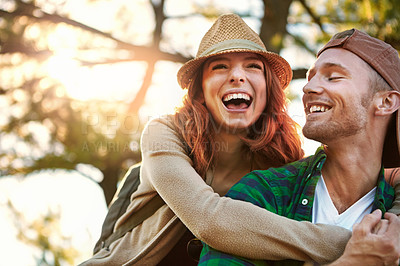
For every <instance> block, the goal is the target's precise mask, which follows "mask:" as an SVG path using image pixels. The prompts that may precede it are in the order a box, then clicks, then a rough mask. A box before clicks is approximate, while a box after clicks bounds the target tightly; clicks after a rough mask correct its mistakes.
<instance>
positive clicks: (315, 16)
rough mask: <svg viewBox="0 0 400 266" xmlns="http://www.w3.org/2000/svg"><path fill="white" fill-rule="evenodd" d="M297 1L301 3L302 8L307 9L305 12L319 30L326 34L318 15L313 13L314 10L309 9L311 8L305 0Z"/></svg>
mask: <svg viewBox="0 0 400 266" xmlns="http://www.w3.org/2000/svg"><path fill="white" fill-rule="evenodd" d="M298 1H299V2H300V3H301V5H302V6H303V7H304V9H305V10H306V11H307V13H308V14H309V15H310V17H311V18H312V20H313V21H314V22H315V23H316V24H317V25H318V26H319V28H320V30H321V32H322V33H323V34H326V32H325V31H324V28H323V26H322V22H321V19H320V17H318V16H317V15H315V13H314V11H312V10H311V8H310V7H309V6H308V5H307V3H306V1H305V0H298Z"/></svg>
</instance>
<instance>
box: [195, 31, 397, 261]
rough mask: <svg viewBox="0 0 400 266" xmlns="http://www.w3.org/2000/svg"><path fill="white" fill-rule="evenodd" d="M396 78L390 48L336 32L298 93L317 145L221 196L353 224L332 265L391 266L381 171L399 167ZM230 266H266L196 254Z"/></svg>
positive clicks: (393, 247) (391, 231) (392, 238)
mask: <svg viewBox="0 0 400 266" xmlns="http://www.w3.org/2000/svg"><path fill="white" fill-rule="evenodd" d="M399 73H400V59H399V56H398V53H397V51H396V50H395V49H393V48H392V47H391V46H390V45H388V44H386V43H384V42H383V41H380V40H378V39H375V38H372V37H370V36H369V35H367V34H365V33H363V32H360V31H358V30H355V29H352V30H348V31H344V32H341V33H339V34H336V35H335V36H334V37H333V38H332V39H331V40H330V41H329V42H328V43H327V44H326V45H325V46H324V47H323V48H322V49H321V51H320V52H319V53H318V55H317V60H316V62H315V64H314V66H313V67H311V69H310V70H309V72H308V83H307V84H306V85H305V87H304V89H303V91H304V96H303V103H304V108H305V112H306V116H307V120H306V124H305V126H304V128H303V133H304V135H305V136H306V137H308V138H311V139H314V140H317V141H319V142H321V143H323V144H324V145H323V147H320V148H319V149H318V150H317V151H316V153H315V155H313V156H310V157H308V158H305V159H303V160H300V161H298V162H294V163H291V164H288V165H286V166H283V167H281V168H276V169H269V170H266V171H255V172H252V173H250V174H249V175H247V176H245V177H244V178H243V179H242V180H241V181H240V182H239V183H238V184H236V185H235V186H234V187H232V189H231V190H230V191H229V192H228V194H227V196H229V197H232V198H235V199H241V200H244V201H249V202H252V203H253V204H256V205H258V206H260V207H262V208H266V209H268V210H270V211H272V212H275V213H277V214H279V215H282V216H286V217H288V218H292V219H295V220H308V221H310V222H313V223H328V224H334V225H339V226H343V227H345V228H348V229H349V230H351V229H352V228H353V226H354V225H355V226H354V228H353V236H352V238H351V239H350V241H349V243H348V245H347V246H346V250H345V252H344V254H343V256H342V257H340V258H339V259H338V260H337V261H336V262H334V264H335V265H344V264H346V265H355V264H356V263H360V265H365V264H369V265H376V264H382V263H384V265H387V264H398V258H399V256H400V244H399V239H400V237H399V234H400V226H399V224H400V222H399V219H397V217H396V216H395V215H394V214H389V213H385V212H386V211H387V210H388V209H389V208H390V207H391V205H392V201H393V188H392V187H391V186H390V185H389V184H388V183H386V182H385V179H384V175H383V166H385V167H399V166H400V140H399V138H400V136H399V134H400V132H399V131H400V129H399V128H400V116H399V114H398V113H399V111H397V110H398V109H399V108H400V93H399V92H400V74H399ZM396 132H397V136H396ZM382 158H383V159H382ZM382 162H383V164H382ZM371 211H374V212H373V213H372V214H369V213H371ZM382 213H385V215H384V217H385V218H386V219H384V220H380V218H381V214H382ZM367 214H369V215H367ZM363 218H364V219H363ZM327 241H329V239H327ZM220 262H221V263H220ZM234 263H239V265H249V263H254V264H262V265H263V264H264V263H266V262H261V261H257V262H255V261H252V262H251V261H250V260H246V259H244V258H238V257H234V256H231V255H228V254H223V253H221V252H218V251H216V250H213V249H212V248H211V247H209V246H207V245H205V247H204V248H203V252H202V256H201V260H200V265H206V264H209V265H231V264H234ZM275 263H276V264H279V263H282V264H283V265H287V264H288V263H289V262H288V261H285V262H275ZM291 263H294V264H296V263H295V262H291ZM298 264H301V263H300V262H298ZM236 265H237V264H236ZM274 265H275V264H274Z"/></svg>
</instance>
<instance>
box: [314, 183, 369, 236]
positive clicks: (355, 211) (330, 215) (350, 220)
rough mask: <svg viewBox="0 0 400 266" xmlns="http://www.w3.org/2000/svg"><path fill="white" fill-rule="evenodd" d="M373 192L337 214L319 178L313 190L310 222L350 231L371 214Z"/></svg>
mask: <svg viewBox="0 0 400 266" xmlns="http://www.w3.org/2000/svg"><path fill="white" fill-rule="evenodd" d="M375 191H376V187H374V188H373V189H372V190H371V191H370V192H368V193H367V194H366V195H364V196H363V197H362V198H361V199H359V200H358V201H357V202H356V203H354V204H353V205H352V206H350V208H348V209H347V210H346V211H345V212H343V213H341V214H339V213H338V211H337V209H336V207H335V205H334V204H333V202H332V200H331V197H330V196H329V192H328V189H327V188H326V185H325V181H324V179H323V177H322V176H321V178H320V179H319V180H318V183H317V187H316V189H315V197H314V204H313V210H312V222H313V223H323V224H331V225H337V226H341V227H344V228H346V229H348V230H352V228H353V225H354V224H355V223H359V222H361V220H362V218H363V217H364V216H365V215H367V214H369V213H371V211H372V205H373V202H374V197H375Z"/></svg>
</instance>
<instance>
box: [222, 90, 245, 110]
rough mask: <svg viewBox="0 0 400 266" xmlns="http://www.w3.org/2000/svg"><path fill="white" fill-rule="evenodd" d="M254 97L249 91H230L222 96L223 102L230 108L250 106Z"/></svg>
mask: <svg viewBox="0 0 400 266" xmlns="http://www.w3.org/2000/svg"><path fill="white" fill-rule="evenodd" d="M252 101H253V99H252V98H251V96H250V95H249V94H247V93H243V92H239V93H229V94H226V95H224V97H222V102H223V103H224V105H225V107H226V108H227V109H229V110H241V109H247V108H249V106H250V104H251V103H252Z"/></svg>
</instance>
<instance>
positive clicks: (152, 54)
mask: <svg viewBox="0 0 400 266" xmlns="http://www.w3.org/2000/svg"><path fill="white" fill-rule="evenodd" d="M70 2H73V1H71V0H69V1H57V0H48V1H45V0H41V1H40V0H26V1H22V0H5V1H2V3H0V22H1V23H0V57H1V60H0V62H1V63H0V64H1V69H0V75H1V76H2V79H1V81H0V100H2V101H3V102H4V105H5V106H7V108H4V110H5V112H4V114H3V115H4V118H3V121H0V128H1V133H0V136H1V140H2V141H0V147H1V149H0V166H1V169H2V170H1V174H2V175H12V174H28V173H31V172H32V171H37V170H40V169H46V168H63V169H75V168H76V166H77V165H78V164H89V165H92V166H94V167H96V168H98V169H99V170H100V171H101V172H102V173H103V175H104V178H103V180H102V181H97V182H99V184H100V186H101V187H102V188H103V190H104V194H105V198H106V201H107V203H109V202H110V201H111V200H112V197H113V194H114V193H115V190H116V187H117V182H118V180H119V178H120V177H121V176H122V175H123V173H124V172H125V171H126V169H127V167H128V166H129V165H131V164H133V163H136V162H139V161H140V149H139V148H138V146H139V145H138V143H139V136H140V132H141V129H142V127H143V122H142V121H140V119H139V116H138V111H139V109H140V107H141V106H142V105H143V103H144V100H145V95H146V93H147V91H148V88H149V86H151V84H152V82H153V81H152V78H153V76H154V74H155V71H156V70H155V69H156V66H157V63H158V62H160V61H169V62H176V63H183V62H186V61H187V60H189V59H191V58H192V57H193V56H194V54H193V51H194V49H193V47H196V45H197V43H181V41H182V40H184V38H183V39H180V42H179V45H178V44H177V42H176V41H174V37H176V36H177V35H182V36H186V35H187V34H189V33H188V32H183V33H179V34H177V33H175V34H171V32H170V31H167V30H166V29H170V28H171V27H170V26H168V25H170V24H173V23H175V24H177V23H179V24H182V25H183V24H185V23H192V22H193V20H196V21H200V19H201V18H204V19H203V20H201V21H203V22H204V23H211V21H212V20H214V19H215V18H216V17H217V16H218V15H220V14H221V13H224V12H228V11H234V12H236V13H238V14H239V15H241V16H242V17H244V18H246V19H252V20H256V21H259V25H260V27H259V29H260V30H259V32H260V36H261V38H262V39H263V41H264V42H265V43H266V45H267V48H268V49H269V50H271V51H275V52H277V53H279V52H281V51H282V50H283V49H287V48H288V47H298V48H297V49H299V50H301V51H303V52H305V53H310V54H312V55H314V54H315V53H316V51H317V50H318V48H319V47H320V46H321V45H322V44H323V43H324V42H326V41H327V40H328V39H329V37H330V36H331V35H332V33H334V32H336V31H339V30H343V29H345V28H350V27H357V28H360V29H362V30H365V31H367V32H368V33H370V34H371V35H374V36H377V37H379V38H381V39H384V40H385V41H387V42H388V43H390V44H392V46H393V47H395V48H397V49H400V25H399V21H400V4H399V1H398V0H383V1H373V0H355V1H354V0H353V1H350V0H337V1H333V2H332V1H328V0H319V1H317V2H316V1H306V0H263V1H257V0H254V1H244V2H243V3H246V4H247V8H244V9H243V7H235V6H230V7H228V8H226V7H224V6H218V4H217V3H214V2H213V1H208V2H207V4H204V5H199V4H196V3H197V2H193V3H191V4H192V6H191V8H190V9H188V10H189V11H185V12H181V13H179V12H172V11H171V10H173V9H174V8H173V7H171V5H173V4H174V3H173V1H172V0H168V1H165V0H158V1H157V0H152V1H144V0H143V1H136V2H132V1H115V2H108V1H107V0H87V1H85V2H84V3H85V4H87V5H94V4H96V3H106V4H108V5H109V6H116V8H115V10H117V11H116V12H115V14H116V17H115V18H114V20H112V21H113V22H115V26H113V27H109V28H98V27H95V26H90V25H89V24H88V23H83V22H80V21H79V19H74V18H73V16H72V15H71V14H72V13H73V12H72V10H71V9H70V7H69V5H68V4H69V3H70ZM82 3H83V2H82ZM175 4H176V3H175ZM144 7H147V8H148V10H151V12H150V13H151V14H152V16H153V21H154V23H153V25H154V26H153V29H152V30H151V31H150V33H149V32H143V33H139V32H136V31H135V30H132V28H134V29H137V28H138V27H141V26H143V25H139V24H138V25H134V26H133V27H132V25H131V24H130V21H131V20H132V19H133V18H134V17H135V16H133V15H132V14H135V15H137V13H134V11H133V10H135V8H136V9H138V8H144ZM259 7H262V8H261V9H260V8H259ZM262 10H263V11H262ZM87 12H88V13H89V12H90V10H88V11H87ZM59 27H63V29H65V30H66V31H68V32H69V33H73V35H71V36H74V40H76V43H77V44H76V47H75V50H76V51H75V52H76V53H75V54H74V57H75V59H76V61H77V62H78V63H79V66H85V67H88V68H90V67H96V66H100V65H112V64H118V63H123V62H143V63H145V65H146V70H145V74H144V76H143V79H142V81H141V86H140V88H139V89H138V90H137V92H136V94H135V95H133V96H132V97H131V98H130V99H129V100H127V101H119V102H107V101H94V100H92V101H79V100H76V99H74V98H71V97H70V96H69V95H68V94H67V93H66V92H65V90H64V85H63V84H60V82H58V81H57V80H54V79H51V78H49V76H48V75H47V73H46V71H45V70H44V67H43V66H44V65H46V64H47V63H48V62H49V60H51V59H52V58H53V57H54V56H55V54H56V52H57V51H56V48H57V47H52V45H51V43H49V42H48V39H49V36H50V35H51V33H52V32H53V31H55V30H56V29H58V28H59ZM194 33H195V32H191V33H190V34H194ZM203 33H204V32H201V33H199V34H198V35H202V34H203ZM310 33H313V34H310ZM144 35H146V36H147V35H149V36H147V37H148V38H147V40H146V41H142V42H141V43H139V42H134V41H131V40H132V39H135V38H137V37H141V38H142V37H143V36H144ZM116 36H118V37H116ZM139 39H140V38H139ZM144 39H146V38H144ZM93 54H94V56H93ZM305 73H306V68H304V66H301V67H299V68H297V67H296V68H294V78H295V79H298V78H304V77H305ZM37 132H42V133H40V134H39V135H38V133H37ZM43 138H46V139H47V141H43ZM10 140H11V141H10ZM10 142H11V143H14V144H15V145H11V147H10V146H7V143H10ZM43 143H44V144H43Z"/></svg>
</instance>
